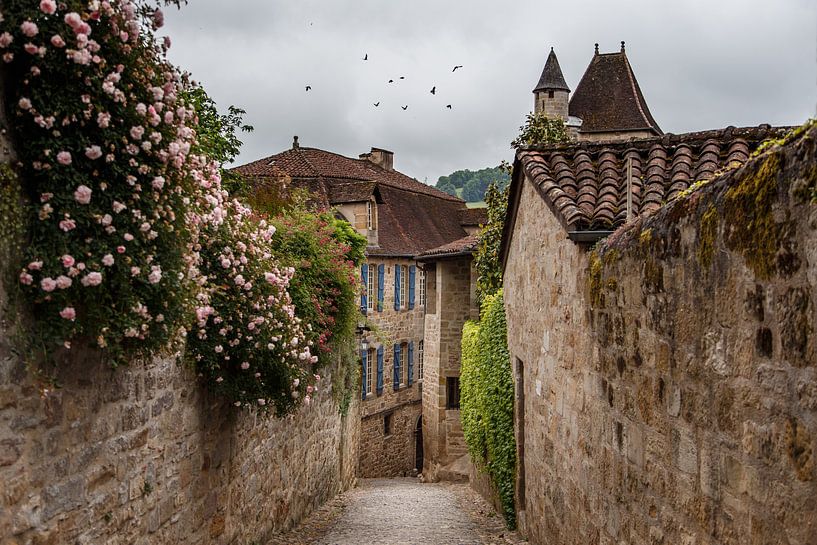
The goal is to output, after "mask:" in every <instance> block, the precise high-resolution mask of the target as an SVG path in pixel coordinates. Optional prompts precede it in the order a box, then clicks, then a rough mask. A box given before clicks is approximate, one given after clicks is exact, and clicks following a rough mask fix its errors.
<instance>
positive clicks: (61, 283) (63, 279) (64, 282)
mask: <svg viewBox="0 0 817 545" xmlns="http://www.w3.org/2000/svg"><path fill="white" fill-rule="evenodd" d="M73 283H74V281H73V280H71V279H70V278H68V277H67V276H65V275H64V274H61V275H59V276H58V277H57V287H58V288H60V289H61V290H64V289H67V288H70V287H71V284H73Z"/></svg>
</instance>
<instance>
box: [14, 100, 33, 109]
mask: <svg viewBox="0 0 817 545" xmlns="http://www.w3.org/2000/svg"><path fill="white" fill-rule="evenodd" d="M17 105H18V106H19V107H20V109H21V110H30V109H31V101H30V100H29V99H27V98H26V97H23V98H21V99H20V100H19V101H18V102H17Z"/></svg>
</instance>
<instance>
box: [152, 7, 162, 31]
mask: <svg viewBox="0 0 817 545" xmlns="http://www.w3.org/2000/svg"><path fill="white" fill-rule="evenodd" d="M164 24H165V14H164V13H163V12H162V10H160V9H159V8H156V11H154V12H153V28H156V29H158V28H162V27H163V26H164Z"/></svg>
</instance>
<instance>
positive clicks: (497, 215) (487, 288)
mask: <svg viewBox="0 0 817 545" xmlns="http://www.w3.org/2000/svg"><path fill="white" fill-rule="evenodd" d="M509 187H510V186H505V188H504V189H500V188H499V185H498V184H497V183H492V184H491V185H489V186H488V190H487V191H486V192H485V204H487V205H488V222H487V223H486V224H485V225H484V226H483V227H482V231H481V232H480V235H479V246H478V247H477V254H476V256H475V257H474V266H475V267H476V269H477V295H478V296H479V299H480V301H483V300H484V299H485V297H486V296H488V295H491V294H494V293H496V292H497V291H498V290H499V289H500V288H501V287H502V264H501V263H500V262H499V246H500V244H501V243H502V230H503V229H504V227H505V213H506V209H507V207H508V190H509Z"/></svg>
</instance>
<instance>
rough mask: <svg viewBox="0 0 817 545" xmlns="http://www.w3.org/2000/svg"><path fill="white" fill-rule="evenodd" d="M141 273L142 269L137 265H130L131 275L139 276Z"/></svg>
mask: <svg viewBox="0 0 817 545" xmlns="http://www.w3.org/2000/svg"><path fill="white" fill-rule="evenodd" d="M141 273H142V270H141V269H140V268H139V267H131V268H130V275H131V276H139V275H140V274H141Z"/></svg>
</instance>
